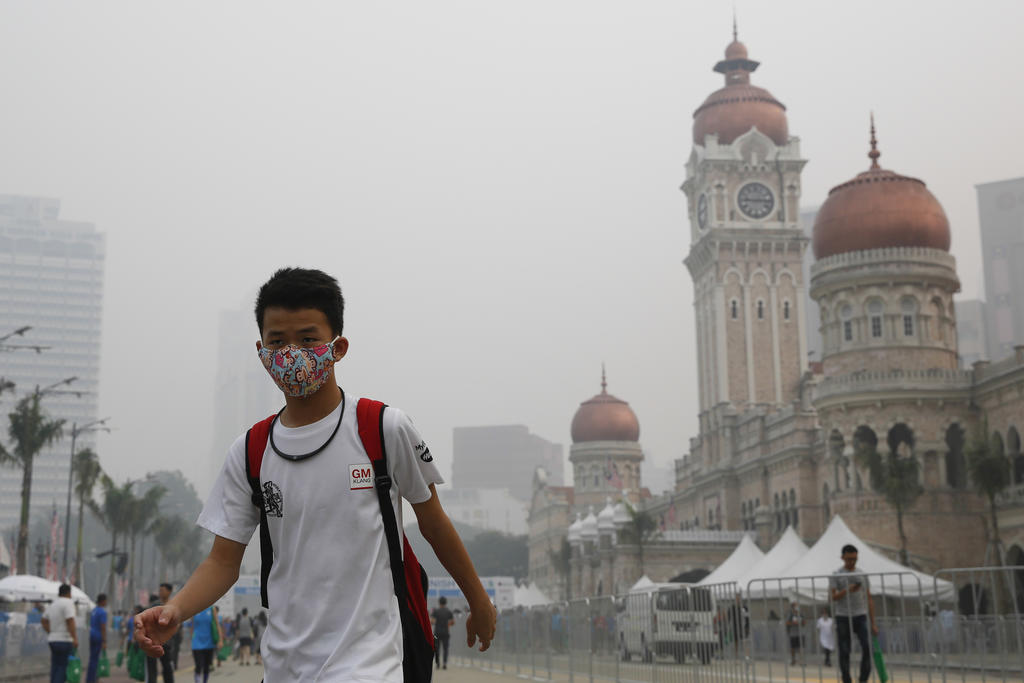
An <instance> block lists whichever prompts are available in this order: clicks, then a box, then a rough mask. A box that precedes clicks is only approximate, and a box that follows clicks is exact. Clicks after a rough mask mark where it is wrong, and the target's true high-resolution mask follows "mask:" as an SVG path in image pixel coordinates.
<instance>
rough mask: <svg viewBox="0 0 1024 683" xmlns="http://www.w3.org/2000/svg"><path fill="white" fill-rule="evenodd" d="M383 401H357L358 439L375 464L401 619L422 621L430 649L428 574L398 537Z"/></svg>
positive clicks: (379, 498)
mask: <svg viewBox="0 0 1024 683" xmlns="http://www.w3.org/2000/svg"><path fill="white" fill-rule="evenodd" d="M386 407H387V406H386V405H385V404H383V403H381V402H380V401H374V400H373V399H369V398H361V399H359V403H358V404H356V422H357V423H358V427H359V439H360V441H362V442H363V448H365V449H366V454H367V455H368V456H369V457H370V463H372V464H373V474H374V488H375V489H376V490H377V500H378V501H379V502H380V513H381V517H383V519H384V535H385V536H386V537H387V540H388V556H389V558H390V560H391V578H392V581H393V582H394V584H395V595H396V596H397V597H398V601H399V604H400V605H401V606H402V607H404V608H405V609H401V610H400V612H401V614H402V618H403V619H406V618H408V616H407V615H410V616H411V617H412V618H414V619H415V620H416V621H417V622H418V624H419V627H420V628H419V630H420V633H422V634H423V638H424V639H425V640H426V641H427V644H428V645H429V647H430V649H431V650H432V649H433V647H434V639H433V631H432V629H431V627H430V616H429V615H428V614H427V599H426V586H425V585H424V584H425V577H426V574H425V573H424V572H423V571H422V569H421V568H420V563H419V560H417V559H416V555H415V554H414V553H413V551H412V547H411V546H410V545H409V539H404V542H403V541H400V540H399V535H398V520H397V518H396V517H395V508H394V507H393V506H392V504H391V475H389V474H388V455H387V450H386V449H385V447H384V408H386Z"/></svg>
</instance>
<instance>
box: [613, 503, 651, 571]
mask: <svg viewBox="0 0 1024 683" xmlns="http://www.w3.org/2000/svg"><path fill="white" fill-rule="evenodd" d="M626 510H627V511H628V512H629V521H628V522H627V523H626V526H624V527H622V531H621V532H620V533H621V534H622V540H623V541H625V542H626V543H635V544H636V546H637V548H638V549H639V551H640V576H644V575H645V573H646V572H644V546H645V545H647V544H648V543H649V542H651V541H653V540H654V539H656V538H657V537H658V536H660V535H661V532H660V531H659V530H658V523H657V522H656V521H654V517H653V516H652V515H651V513H649V512H647V511H645V510H637V509H636V508H634V507H633V506H632V505H630V504H629V503H626Z"/></svg>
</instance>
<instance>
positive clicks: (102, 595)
mask: <svg viewBox="0 0 1024 683" xmlns="http://www.w3.org/2000/svg"><path fill="white" fill-rule="evenodd" d="M106 601H107V594H106V593H100V594H99V595H97V596H96V602H97V603H100V602H106Z"/></svg>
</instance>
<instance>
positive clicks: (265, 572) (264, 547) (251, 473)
mask: <svg viewBox="0 0 1024 683" xmlns="http://www.w3.org/2000/svg"><path fill="white" fill-rule="evenodd" d="M275 417H277V415H276V414H275V415H271V416H270V417H268V418H266V419H265V420H260V421H259V422H257V423H256V424H254V425H253V426H252V427H250V428H249V431H248V432H246V433H245V478H246V479H248V480H249V488H250V489H252V504H253V505H255V506H256V507H258V508H259V509H260V602H261V603H262V605H263V606H264V607H269V606H268V605H267V578H268V577H269V576H270V568H271V567H272V566H273V565H274V546H273V544H272V543H271V541H270V527H269V526H268V525H267V506H266V501H265V500H264V499H263V486H262V485H261V484H260V466H261V465H262V464H263V452H264V451H265V450H267V440H268V439H269V438H270V427H271V425H273V424H274V418H275Z"/></svg>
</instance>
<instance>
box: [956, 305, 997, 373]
mask: <svg viewBox="0 0 1024 683" xmlns="http://www.w3.org/2000/svg"><path fill="white" fill-rule="evenodd" d="M953 309H954V310H955V312H956V339H957V347H958V350H959V353H960V367H961V368H963V369H964V370H970V369H971V367H972V366H973V365H974V364H975V363H977V362H978V361H979V360H988V359H989V356H988V340H987V339H986V337H987V335H986V329H985V302H984V301H981V300H979V299H964V300H955V301H954V302H953Z"/></svg>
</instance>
